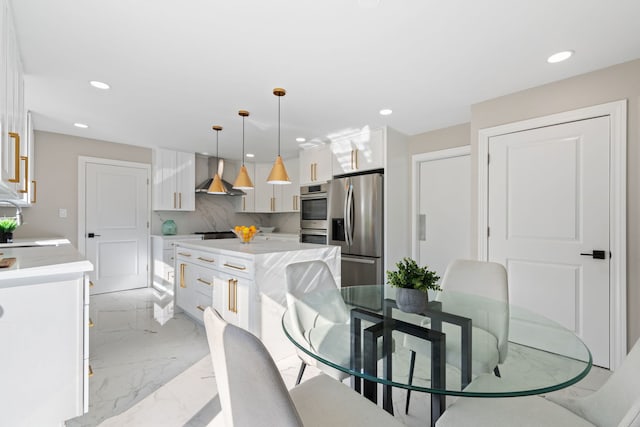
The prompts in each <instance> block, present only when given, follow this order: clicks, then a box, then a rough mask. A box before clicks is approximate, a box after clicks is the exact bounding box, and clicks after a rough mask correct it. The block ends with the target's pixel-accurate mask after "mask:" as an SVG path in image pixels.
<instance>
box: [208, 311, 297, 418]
mask: <svg viewBox="0 0 640 427" xmlns="http://www.w3.org/2000/svg"><path fill="white" fill-rule="evenodd" d="M204 324H205V328H206V333H207V340H208V342H209V349H210V351H211V361H212V364H213V370H214V373H215V376H216V384H217V386H218V395H219V396H220V406H221V408H222V414H223V417H224V420H225V424H226V426H228V427H232V426H251V425H258V424H256V422H257V421H259V420H268V425H273V426H284V427H301V426H302V425H303V424H302V420H301V419H300V416H299V414H298V412H297V411H296V409H295V406H294V404H293V401H292V400H291V396H290V395H289V392H288V391H287V388H286V386H285V385H284V382H283V381H282V377H281V376H280V372H279V371H278V368H277V367H276V365H275V363H274V362H273V359H272V358H271V356H270V355H269V353H268V352H267V349H266V348H265V347H264V345H263V344H262V342H260V340H258V339H257V338H255V337H254V336H253V335H252V334H250V333H249V332H247V331H245V330H244V329H241V328H238V327H235V326H233V325H229V324H228V323H227V322H226V321H225V320H224V319H223V318H222V317H221V316H220V314H219V313H218V312H217V311H215V310H212V309H211V307H208V308H206V309H205V312H204ZM267 396H268V398H266V397H267ZM262 425H267V424H262Z"/></svg>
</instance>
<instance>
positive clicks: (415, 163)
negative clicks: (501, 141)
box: [411, 145, 471, 260]
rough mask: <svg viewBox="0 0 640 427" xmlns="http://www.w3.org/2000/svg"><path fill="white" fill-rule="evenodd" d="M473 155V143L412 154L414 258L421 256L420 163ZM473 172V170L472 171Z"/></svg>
mask: <svg viewBox="0 0 640 427" xmlns="http://www.w3.org/2000/svg"><path fill="white" fill-rule="evenodd" d="M470 155H471V145H462V146H460V147H454V148H445V149H443V150H437V151H429V152H427V153H419V154H414V155H413V156H411V174H412V178H411V179H412V183H413V185H412V186H411V212H412V215H411V229H412V230H413V231H414V232H413V233H411V256H412V258H413V259H416V260H417V259H418V258H419V253H420V250H419V246H420V240H419V239H418V215H420V204H419V203H418V200H419V197H420V163H423V162H430V161H433V160H442V159H449V158H451V157H461V156H470ZM470 172H471V171H470Z"/></svg>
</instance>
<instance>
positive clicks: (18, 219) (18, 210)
mask: <svg viewBox="0 0 640 427" xmlns="http://www.w3.org/2000/svg"><path fill="white" fill-rule="evenodd" d="M3 203H8V204H10V205H13V206H15V207H16V225H21V224H22V208H21V207H20V205H18V204H17V203H16V202H14V201H13V200H7V199H2V200H0V204H3Z"/></svg>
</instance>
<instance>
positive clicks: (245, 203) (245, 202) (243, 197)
mask: <svg viewBox="0 0 640 427" xmlns="http://www.w3.org/2000/svg"><path fill="white" fill-rule="evenodd" d="M242 210H243V211H246V210H247V196H242Z"/></svg>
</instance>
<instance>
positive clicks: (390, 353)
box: [282, 285, 592, 425]
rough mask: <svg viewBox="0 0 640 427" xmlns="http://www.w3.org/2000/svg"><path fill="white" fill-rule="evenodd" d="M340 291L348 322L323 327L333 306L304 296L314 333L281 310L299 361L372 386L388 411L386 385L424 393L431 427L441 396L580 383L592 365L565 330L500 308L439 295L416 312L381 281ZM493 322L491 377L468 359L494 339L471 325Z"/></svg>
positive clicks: (361, 386) (526, 391) (363, 388)
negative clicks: (497, 356)
mask: <svg viewBox="0 0 640 427" xmlns="http://www.w3.org/2000/svg"><path fill="white" fill-rule="evenodd" d="M340 294H341V296H342V300H343V301H344V304H345V305H344V306H342V307H343V309H344V310H347V311H348V319H349V321H348V322H346V323H342V324H337V323H331V322H327V321H323V319H322V316H323V315H322V312H323V307H322V301H324V300H326V301H327V305H329V304H331V306H330V307H327V310H328V311H329V312H331V311H335V310H336V305H335V301H334V300H333V299H332V298H325V296H324V295H322V294H318V295H312V294H310V295H308V297H309V298H310V300H313V301H314V302H313V305H314V307H315V308H318V307H320V309H319V310H318V311H319V312H320V314H319V316H318V321H317V324H318V326H317V328H313V329H311V330H309V331H305V332H304V333H302V334H301V333H300V332H299V331H298V330H297V328H296V320H295V315H293V314H292V313H291V312H290V311H289V310H286V311H285V313H284V315H283V318H282V327H283V329H284V332H285V335H286V336H287V337H288V338H289V340H290V341H291V342H293V344H294V345H295V346H296V347H298V348H299V349H300V350H301V351H303V352H304V353H306V354H307V355H309V356H311V357H312V358H314V359H316V360H318V361H319V362H321V363H323V364H326V365H328V366H330V367H333V368H335V369H338V370H340V371H343V372H345V373H347V374H349V375H350V376H351V385H352V387H353V388H354V389H355V390H356V391H358V392H360V393H362V394H363V395H364V396H365V397H367V398H369V399H370V400H372V401H374V402H376V403H378V401H379V399H378V390H379V387H378V385H379V384H382V387H381V389H382V399H381V403H382V406H383V407H384V409H386V410H387V411H389V412H391V413H393V404H392V399H391V394H392V390H393V388H403V389H407V390H409V391H418V392H425V393H430V394H431V425H435V422H436V420H437V419H438V418H439V417H440V415H441V414H442V413H443V412H444V410H445V407H446V405H445V398H446V396H447V395H452V396H467V397H485V398H492V397H514V396H526V395H535V394H543V393H547V392H551V391H555V390H559V389H562V388H564V387H568V386H570V385H572V384H574V383H576V382H578V381H580V380H581V379H582V378H584V377H585V376H586V375H587V373H588V372H589V370H590V369H591V366H592V360H591V353H590V352H589V349H588V348H587V347H586V346H585V344H584V343H583V342H582V341H581V340H580V339H579V338H578V337H577V336H576V335H575V334H574V333H573V332H572V331H569V330H568V329H566V328H564V327H562V326H560V325H558V324H557V323H555V322H553V321H551V320H549V319H547V318H545V317H543V316H541V315H538V314H535V313H533V312H531V311H528V310H526V309H524V308H520V307H517V306H514V305H510V304H508V303H505V302H500V301H495V300H490V299H488V298H484V297H481V296H478V295H471V294H464V293H457V292H452V291H446V295H445V294H444V293H443V295H441V297H440V298H439V299H440V300H439V301H430V302H429V303H428V305H427V309H426V310H425V311H424V312H422V313H420V314H416V313H405V312H403V311H402V310H400V309H398V308H397V305H396V303H395V301H394V300H393V299H391V298H385V297H384V286H382V285H371V286H355V287H348V288H343V289H341V290H340ZM318 304H320V306H318ZM463 314H464V315H463ZM330 317H331V316H330ZM496 322H501V323H502V324H504V325H505V328H507V329H506V330H505V331H504V333H505V334H507V336H508V341H507V350H506V351H507V353H506V358H504V360H503V361H501V363H500V364H499V365H498V369H496V370H495V372H492V371H488V370H487V369H486V367H485V366H483V364H482V363H476V359H477V357H479V354H476V353H481V352H483V349H484V348H489V347H495V345H496V344H495V341H496V339H495V337H493V336H492V335H491V334H488V333H484V332H482V331H477V330H476V328H479V326H474V324H475V325H486V324H495V323H496ZM445 332H446V333H445ZM481 332H482V333H481ZM412 352H415V354H414V357H415V359H414V360H415V363H414V365H415V368H414V369H412V373H411V375H410V368H411V366H412V363H411V358H412ZM474 354H476V357H474ZM498 375H499V376H498Z"/></svg>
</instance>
